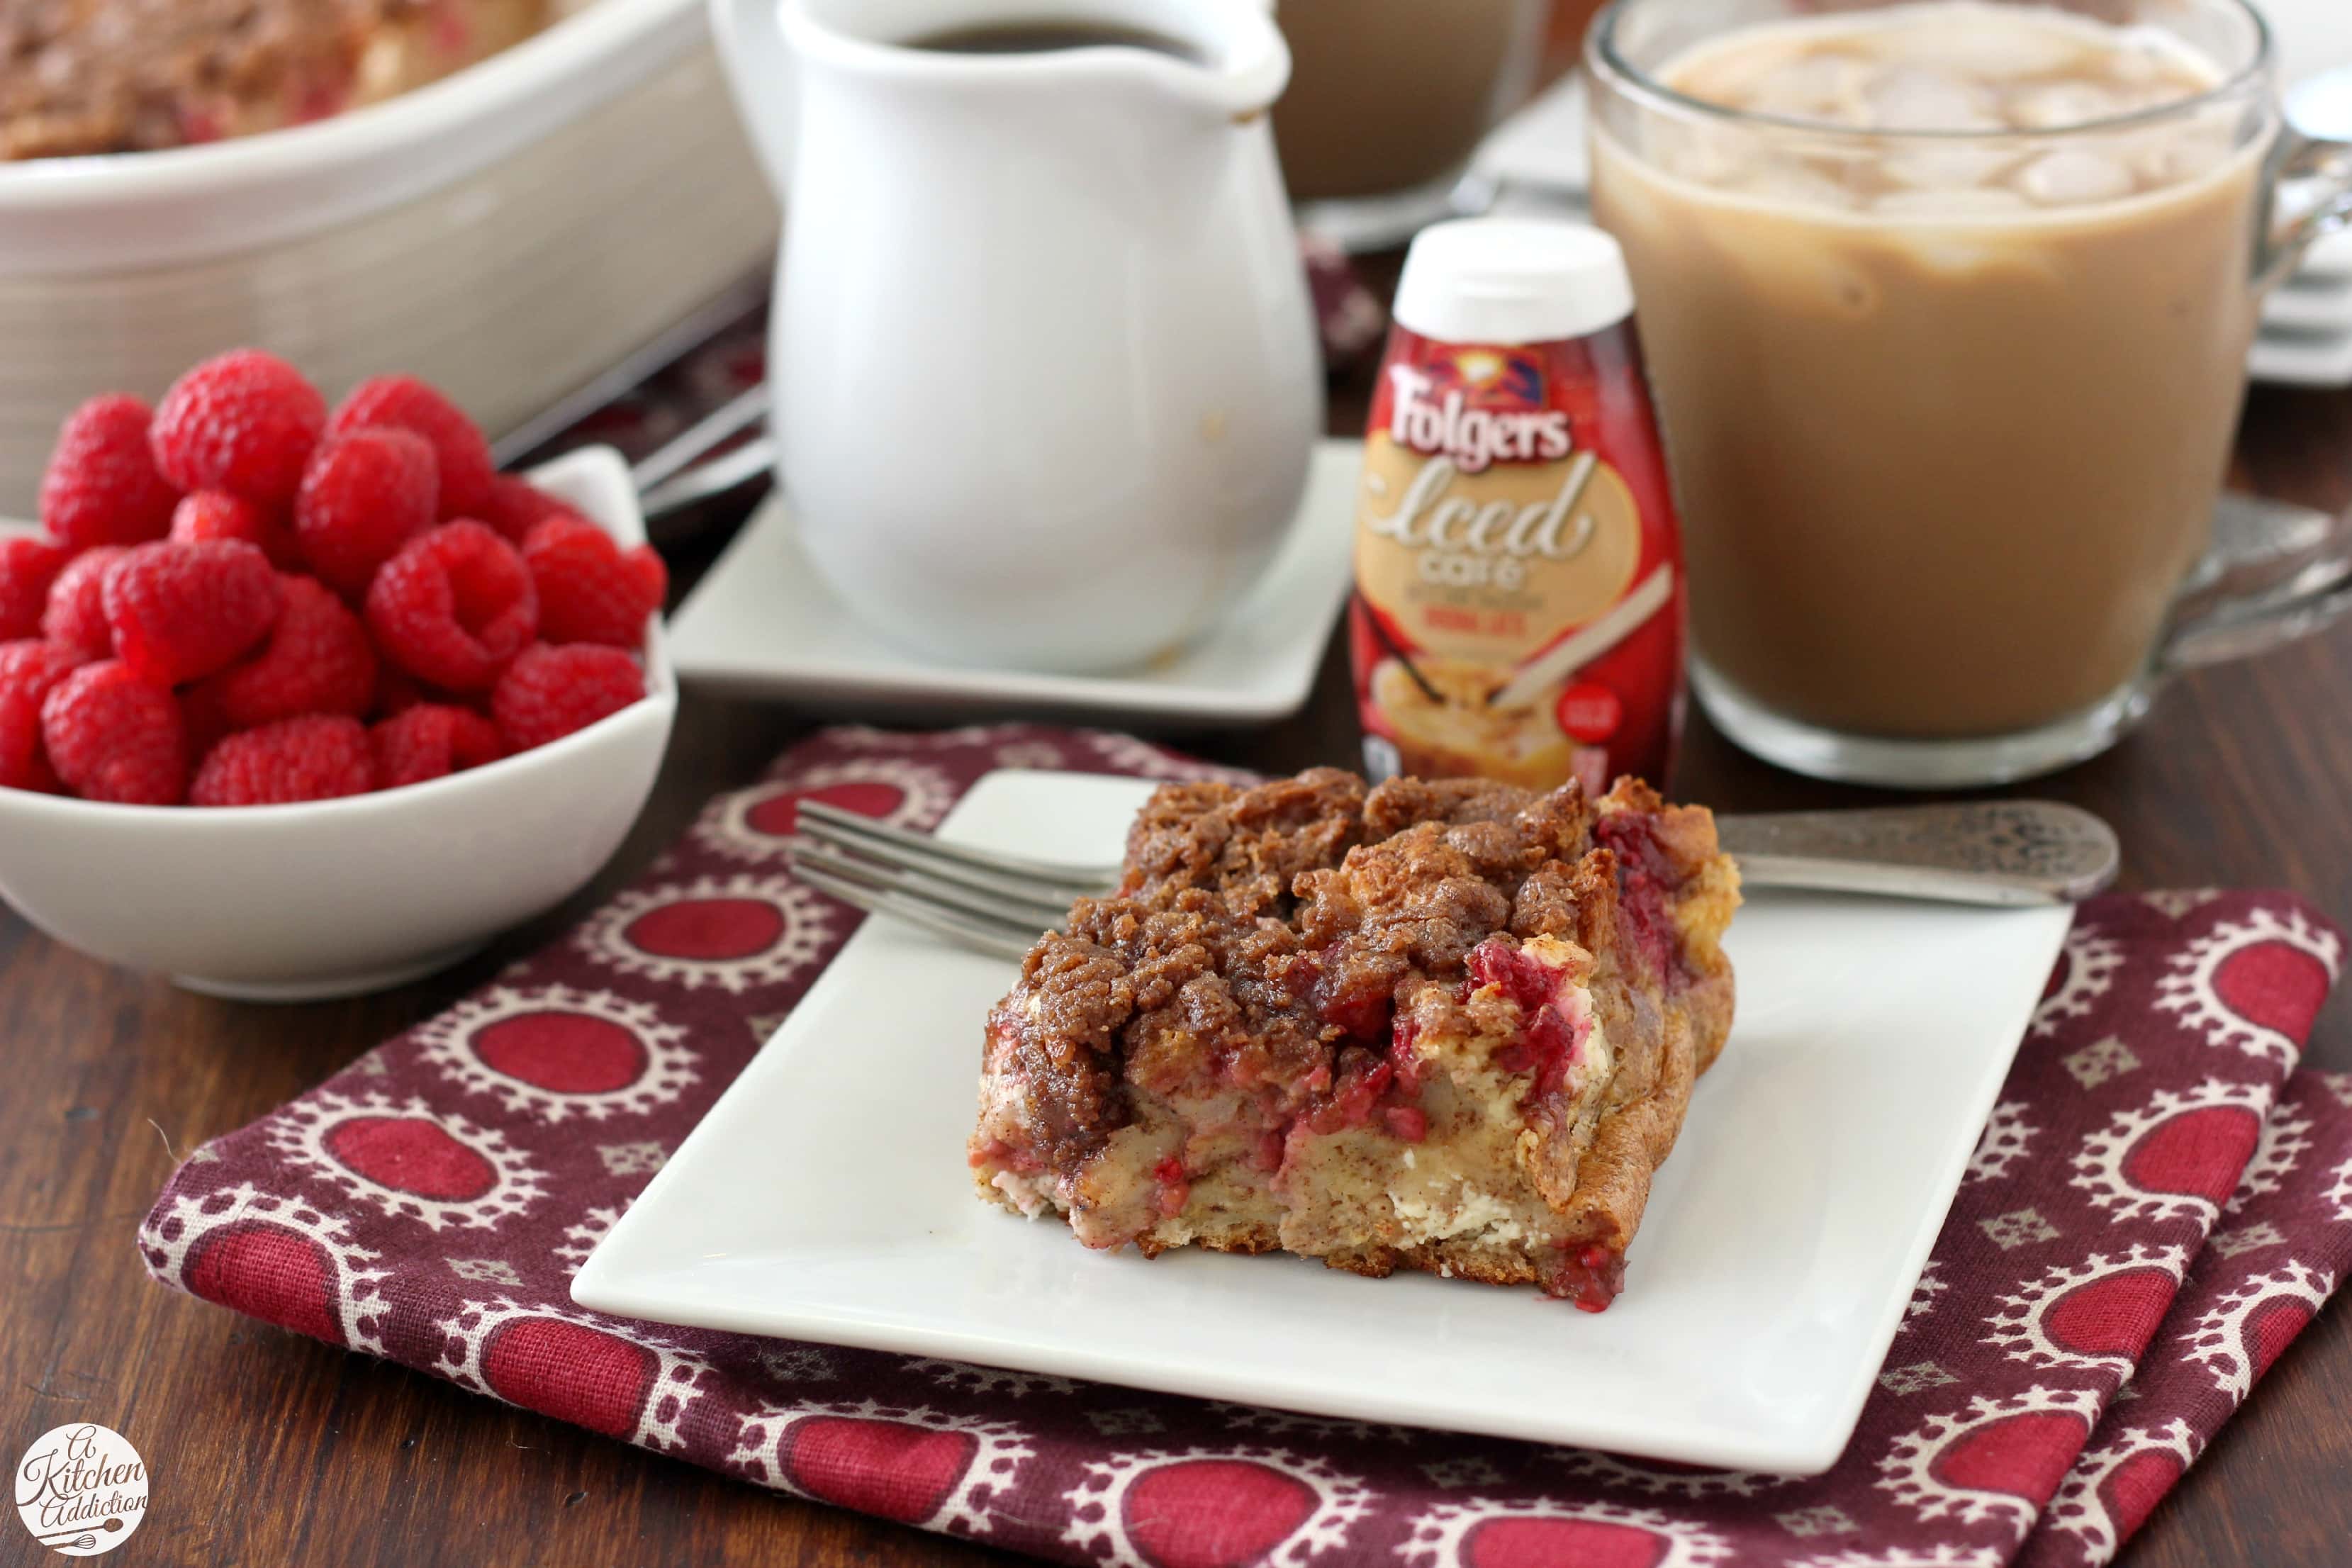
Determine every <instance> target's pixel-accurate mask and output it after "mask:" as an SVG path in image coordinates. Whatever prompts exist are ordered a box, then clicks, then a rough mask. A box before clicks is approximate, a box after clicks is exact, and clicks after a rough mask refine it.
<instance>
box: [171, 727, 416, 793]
mask: <svg viewBox="0 0 2352 1568" xmlns="http://www.w3.org/2000/svg"><path fill="white" fill-rule="evenodd" d="M374 787H375V758H374V755H373V752H370V751H369V750H368V737H367V731H366V730H365V729H364V728H363V727H362V725H361V723H360V721H358V720H356V719H347V718H344V717H343V716H342V715H341V714H331V713H310V714H306V715H304V716H303V717H301V718H299V719H281V720H279V721H278V722H277V723H275V724H265V725H263V726H262V727H261V728H260V729H258V730H246V731H240V732H238V733H236V734H234V735H230V736H227V737H226V738H225V739H224V740H222V741H221V742H220V743H219V744H218V745H215V747H214V748H213V749H212V750H211V751H210V752H206V753H205V760H204V763H203V764H202V765H201V766H199V767H198V768H197V769H196V780H195V783H194V784H190V785H189V786H188V804H189V805H290V804H291V803H293V802H295V801H298V800H333V799H335V798H336V797H337V796H340V795H365V794H366V793H367V792H368V791H370V790H372V789H373V788H374Z"/></svg>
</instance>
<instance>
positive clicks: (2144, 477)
mask: <svg viewBox="0 0 2352 1568" xmlns="http://www.w3.org/2000/svg"><path fill="white" fill-rule="evenodd" d="M1648 75H1649V76H1650V78H1651V79H1653V80H1654V82H1656V83H1659V84H1662V85H1663V86H1664V87H1666V88H1669V89H1673V91H1675V92H1676V93H1679V94H1682V95H1684V96H1685V98H1687V99H1691V100H1697V101H1698V102H1699V103H1701V104H1705V105H1709V106H1716V107H1717V108H1719V109H1724V110H1737V111H1739V112H1738V113H1732V114H1724V113H1717V112H1709V111H1707V110H1700V109H1696V108H1694V107H1692V106H1690V105H1676V104H1675V103H1673V102H1672V101H1671V100H1655V101H1652V102H1649V103H1643V104H1637V103H1634V102H1633V100H1631V99H1630V98H1621V99H1619V100H1617V101H1616V102H1615V103H1614V105H1613V107H1612V104H1611V102H1610V101H1609V100H1608V99H1607V97H1606V95H1604V101H1603V105H1602V108H1601V112H1600V113H1599V114H1598V115H1597V116H1596V132H1595V142H1596V145H1595V168H1594V186H1593V194H1594V206H1595V211H1596V214H1597V216H1599V218H1600V220H1601V223H1602V224H1603V225H1604V226H1606V227H1608V228H1609V229H1611V230H1612V232H1613V233H1614V234H1615V235H1616V236H1617V237H1618V238H1619V239H1620V240H1621V241H1622V243H1623V245H1624V247H1625V249H1626V252H1627V254H1628V256H1629V258H1630V259H1631V261H1632V264H1633V277H1634V281H1635V287H1636V291H1637V295H1638V298H1639V300H1640V307H1641V318H1642V323H1643V337H1644V341H1645V343H1646V346H1647V349H1648V352H1649V354H1650V360H1651V367H1652V371H1653V374H1654V376H1655V378H1656V382H1657V386H1658V392H1659V397H1660V402H1661V404H1662V405H1663V410H1664V417H1665V420H1666V426H1667V431H1666V434H1667V441H1668V446H1669V449H1670V456H1671V458H1672V462H1673V471H1674V477H1675V487H1676V493H1677V500H1678V502H1679V505H1680V507H1681V510H1682V513H1683V518H1684V522H1685V529H1686V533H1687V551H1688V560H1689V569H1690V603H1691V614H1692V629H1693V636H1694V644H1695V651H1696V656H1697V657H1698V658H1699V659H1700V660H1701V661H1703V666H1704V669H1705V672H1706V673H1707V674H1708V675H1711V676H1712V677H1714V678H1717V679H1720V680H1721V681H1723V682H1724V683H1726V684H1727V685H1728V686H1730V687H1734V688H1737V689H1738V690H1739V691H1740V692H1741V693H1742V694H1744V695H1745V696H1746V697H1747V698H1748V699H1750V700H1752V701H1753V702H1755V703H1756V704H1758V705H1760V706H1761V707H1763V708H1765V709H1769V710H1772V711H1774V712H1775V713H1777V714H1779V715H1781V716H1784V717H1786V718H1790V719H1793V720H1796V721H1801V722H1803V723H1806V724H1810V725H1814V726H1819V727H1821V728H1822V729H1825V730H1829V731H1838V732H1841V733H1845V734H1852V735H1857V736H1877V737H1915V738H1934V739H1957V738H1965V737H1984V736H1997V735H2006V734H2011V733H2014V732H2017V731H2024V730H2028V729H2031V728H2032V727H2034V726H2037V725H2042V724H2046V723H2049V722H2051V721H2055V720H2058V719H2061V718H2063V717H2064V716H2067V715H2069V714H2072V713H2075V712H2078V711H2080V710H2084V709H2086V708H2088V707H2090V706H2092V705H2094V704H2096V703H2098V702H2100V701H2101V700H2103V699H2105V698H2108V697H2110V696H2111V695H2113V694H2115V693H2116V692H2117V691H2118V690H2119V689H2123V688H2126V686H2128V685H2129V684H2130V683H2131V682H2132V681H2133V680H2134V679H2136V678H2137V676H2138V675H2139V674H2140V673H2141V671H2142V670H2143V668H2144V667H2145V664H2146V661H2147V658H2148V657H2149V652H2150V649H2151V648H2152V647H2153V646H2154V644H2155V642H2156V639H2157V637H2158V634H2159V631H2160V629H2161V626H2162V624H2163V621H2164V618H2165V616H2166V613H2167V609H2168V605H2169V603H2170V601H2171V599H2172V597H2173V595H2174V593H2175V591H2176V589H2177V588H2178V586H2179V583H2180V581H2181V579H2182V577H2183V575H2184V574H2186V573H2187V571H2188V570H2189V566H2190V565H2191V564H2192V563H2194V561H2195V560H2196V558H2197V556H2198V554H2199V553H2200V551H2201V549H2202V548H2203V546H2204V544H2205V542H2206V539H2207V533H2208V530H2209V527H2210V517H2211V509H2212V505H2213V501H2214V497H2215V494H2216V491H2217V489H2218V487H2219V484H2220V480H2221V474H2222V471H2223V468H2224V465H2225V463H2226V460H2227V454H2228V451H2229V447H2230V441H2231V432H2232V429H2233V426H2234V423H2235V417H2236V414H2237V410H2238V405H2239V402H2240V399H2241V397H2242V390H2243V381H2244V374H2243V367H2244V363H2245V355H2246V350H2247V346H2248V342H2249V341H2250V339H2251V336H2252V332H2253V330H2254V324H2255V310H2256V304H2255V300H2254V295H2253V290H2252V281H2251V278H2250V273H2251V269H2252V262H2253V255H2254V249H2255V236H2256V229H2257V224H2256V204H2257V197H2258V194H2259V191H2260V189H2261V186H2262V183H2263V182H2262V169H2261V165H2262V162H2263V155H2264V153H2266V151H2267V147H2268V142H2269V140H2270V135H2271V132H2270V130H2269V127H2268V124H2267V123H2266V122H2264V121H2262V120H2261V119H2260V117H2259V116H2254V117H2252V118H2250V117H2249V111H2248V110H2247V106H2246V104H2245V102H2244V101H2243V100H2240V99H2237V98H2234V97H2232V96H2231V95H2229V94H2218V95H2215V96H2213V98H2212V100H2211V101H2210V104H2208V103H2203V102H2200V100H2203V99H2205V97H2206V95H2208V94H2210V93H2212V90H2213V89H2216V88H2217V87H2219V86H2221V73H2220V72H2219V71H2217V69H2216V68H2214V67H2213V66H2212V65H2211V64H2210V63H2209V62H2208V61H2207V60H2206V59H2205V58H2202V57H2200V55H2199V54H2197V53H2195V52H2193V51H2192V50H2190V49H2189V48H2188V47H2186V46H2184V45H2183V44H2181V43H2180V42H2179V41H2178V40H2176V39H2175V38H2174V37H2171V36H2170V35H2168V34H2166V33H2163V32H2160V31H2158V30H2156V29H2153V28H2143V27H2126V26H2110V25H2107V24H2105V23H2102V22H2098V21H2094V20H2091V19H2088V18H2085V17H2083V16H2073V15H2067V14H2063V13H2060V12H2057V11H2053V10H2042V9H2036V8H2029V7H2025V6H2019V5H1990V4H1979V3H1971V0H1936V3H1930V4H1921V5H1895V6H1887V7H1882V8H1877V9H1868V10H1860V11H1844V12H1840V13H1837V14H1833V15H1827V16H1811V17H1807V18H1803V19H1800V20H1789V21H1772V22H1766V23H1762V24H1759V25H1755V26H1747V27H1743V28H1738V29H1736V30H1733V31H1730V32H1728V33H1725V34H1721V35H1718V36H1716V37H1711V38H1708V39H1706V40H1704V41H1702V42H1699V43H1697V44H1696V45H1695V46H1694V47H1689V48H1687V49H1685V50H1684V51H1683V52H1681V53H1680V54H1679V55H1677V56H1675V58H1671V59H1668V60H1666V61H1664V62H1663V63H1661V64H1659V65H1657V66H1655V67H1654V68H1651V69H1650V70H1649V72H1648ZM2168 110H2169V112H2168Z"/></svg>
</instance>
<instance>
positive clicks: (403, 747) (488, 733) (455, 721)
mask: <svg viewBox="0 0 2352 1568" xmlns="http://www.w3.org/2000/svg"><path fill="white" fill-rule="evenodd" d="M368 740H369V741H370V742H371V743H373V745H374V747H375V777H376V787H377V788H378V789H396V788H398V787H399V786H400V785H402V784H423V783H424V782H425V780H426V779H437V778H440V777H442V776H443V775H445V774H447V773H461V772H463V771H464V770H465V769H467V768H478V767H479V766H481V765H482V764H483V763H492V762H496V761H498V759H499V756H500V755H501V754H503V752H504V750H505V748H504V747H503V745H501V743H500V742H499V730H498V726H497V725H495V724H493V723H491V722H490V721H488V719H485V718H483V717H482V716H481V715H480V714H479V713H477V712H475V711H474V710H472V709H470V708H452V707H449V706H447V705H446V704H443V703H438V702H420V703H418V704H416V705H415V707H413V708H406V709H403V710H401V711H400V712H398V713H396V714H394V715H393V717H391V718H389V719H386V720H385V721H383V722H382V723H380V724H378V725H376V726H375V728H373V729H372V730H370V731H368Z"/></svg>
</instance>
